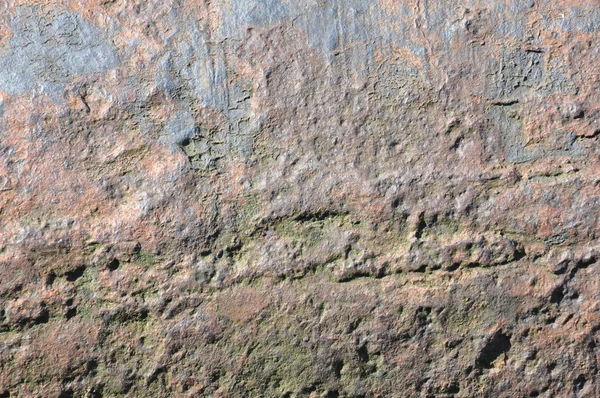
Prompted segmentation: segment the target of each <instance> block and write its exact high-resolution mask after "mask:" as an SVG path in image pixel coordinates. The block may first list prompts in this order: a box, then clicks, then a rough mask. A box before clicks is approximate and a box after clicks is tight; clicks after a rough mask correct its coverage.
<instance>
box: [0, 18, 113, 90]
mask: <svg viewBox="0 0 600 398" xmlns="http://www.w3.org/2000/svg"><path fill="white" fill-rule="evenodd" d="M11 25H12V30H13V36H12V38H11V39H10V41H9V46H8V47H9V48H8V49H4V51H3V52H4V53H7V55H4V56H2V57H0V91H4V92H6V93H7V94H9V95H15V94H20V93H23V92H26V91H29V90H32V89H34V88H39V89H41V90H42V91H44V92H48V93H49V94H51V95H52V94H56V93H58V92H60V90H61V89H63V88H64V86H65V84H66V83H68V82H70V81H72V80H73V78H74V77H76V76H79V75H85V74H92V73H98V72H103V71H106V70H108V69H110V68H113V67H115V66H116V65H117V61H118V60H117V55H116V52H115V50H114V48H113V47H112V46H111V44H110V41H109V40H108V38H107V37H105V35H104V34H103V32H102V31H101V30H100V29H98V28H96V27H94V26H93V25H91V24H90V23H89V22H87V21H85V20H84V19H82V18H81V17H80V16H79V15H77V14H74V13H66V12H65V13H61V14H56V13H55V12H54V11H51V12H47V13H45V14H42V13H41V12H40V9H39V8H38V7H27V8H20V9H18V11H17V15H16V16H15V18H14V20H13V21H12V24H11Z"/></svg>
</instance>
